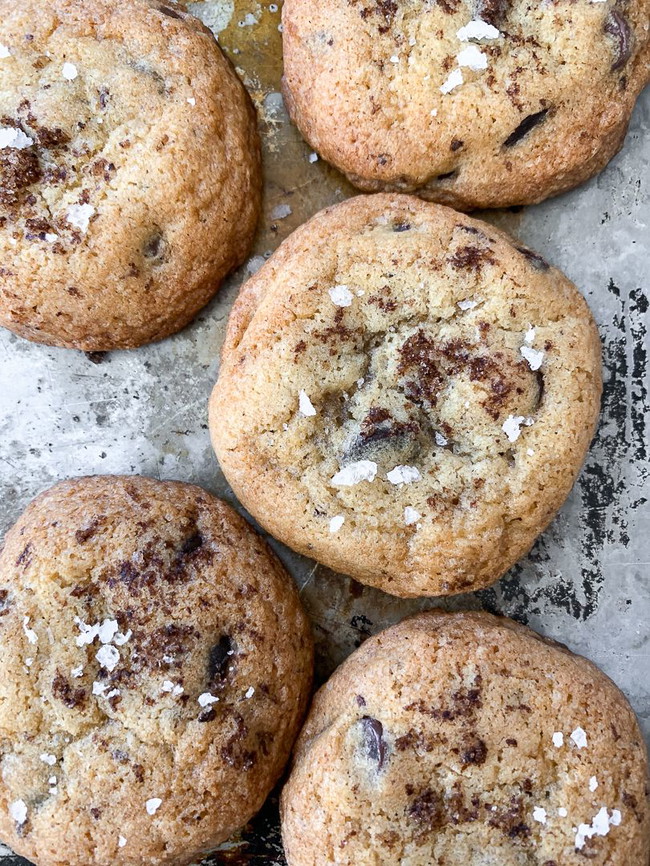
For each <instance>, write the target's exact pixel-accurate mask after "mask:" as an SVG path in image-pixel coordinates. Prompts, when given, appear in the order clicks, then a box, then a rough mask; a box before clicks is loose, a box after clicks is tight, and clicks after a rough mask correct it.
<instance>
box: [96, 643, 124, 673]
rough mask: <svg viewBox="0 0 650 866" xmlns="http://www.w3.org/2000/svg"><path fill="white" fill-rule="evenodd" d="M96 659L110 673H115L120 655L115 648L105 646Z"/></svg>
mask: <svg viewBox="0 0 650 866" xmlns="http://www.w3.org/2000/svg"><path fill="white" fill-rule="evenodd" d="M95 658H96V659H97V661H98V662H99V663H100V665H101V666H102V667H103V668H106V670H107V671H108V672H109V673H110V672H111V671H114V670H115V668H116V667H117V664H118V662H119V660H120V654H119V652H118V651H117V650H116V649H115V647H114V646H108V645H104V646H103V647H101V649H100V650H99V651H98V652H97V654H96V655H95Z"/></svg>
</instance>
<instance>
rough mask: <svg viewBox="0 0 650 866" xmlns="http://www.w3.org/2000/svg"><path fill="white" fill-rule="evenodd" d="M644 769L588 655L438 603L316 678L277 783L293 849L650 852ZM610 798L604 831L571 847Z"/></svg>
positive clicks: (423, 859)
mask: <svg viewBox="0 0 650 866" xmlns="http://www.w3.org/2000/svg"><path fill="white" fill-rule="evenodd" d="M378 723H379V724H378ZM370 726H372V727H370ZM579 728H581V729H582V730H583V731H584V733H585V737H586V745H582V746H579V745H578V744H577V743H576V742H575V741H574V740H573V739H572V738H571V735H572V734H574V736H576V738H577V740H578V742H581V740H580V736H579V733H576V732H577V731H578V729H579ZM558 734H562V738H561V739H562V742H561V743H558V742H554V735H555V736H556V737H557V735H558ZM380 756H381V758H380ZM594 779H595V782H596V783H597V787H596V786H594V782H593V780H594ZM647 782H648V759H647V752H646V748H645V745H644V742H643V737H642V734H641V731H640V730H639V726H638V723H637V721H636V719H635V717H634V713H633V712H632V709H631V708H630V706H629V704H628V702H627V700H626V699H625V697H624V695H623V694H621V692H620V691H619V690H618V689H617V688H616V686H615V685H614V684H613V683H612V682H611V680H609V679H608V678H607V677H606V676H605V675H604V674H603V673H602V672H601V671H600V670H598V668H596V666H595V665H593V664H592V663H591V662H589V661H587V660H586V659H584V658H581V657H580V656H577V655H573V654H572V653H571V652H569V651H568V650H567V649H566V648H564V647H561V646H559V645H558V644H555V643H554V642H553V641H548V640H545V639H543V638H541V637H540V636H539V635H537V634H535V632H532V631H530V630H529V629H527V628H524V627H523V626H520V625H517V624H516V623H514V622H512V621H511V620H507V619H505V618H497V617H494V616H490V615H489V614H485V613H454V614H448V613H441V612H437V611H436V612H433V611H431V612H428V613H424V614H419V615H417V616H415V617H412V618H409V619H407V620H404V621H403V622H402V623H400V624H399V625H397V626H394V627H393V628H390V629H388V630H387V631H384V632H382V633H380V634H378V635H377V636H375V637H373V638H370V639H369V640H368V641H366V642H365V643H364V644H363V646H362V647H361V648H360V649H359V650H357V651H356V652H355V653H354V654H353V655H352V656H351V657H350V658H349V659H348V660H347V661H346V662H344V663H343V665H341V667H340V668H339V669H338V670H337V671H336V672H335V673H334V675H333V676H332V677H331V678H330V680H329V681H328V682H327V683H326V685H325V686H323V688H322V689H321V690H320V691H319V692H318V693H317V695H316V697H315V699H314V702H313V705H312V709H311V711H310V714H309V717H308V719H307V722H306V724H305V727H304V729H303V731H302V733H301V735H300V738H299V740H298V743H297V746H296V750H295V756H294V765H293V770H292V773H291V776H290V778H289V781H288V782H287V784H286V786H285V788H284V791H283V794H282V831H283V839H284V845H285V851H286V856H287V862H288V863H289V866H321V864H323V863H337V864H340V866H346V864H350V866H352V864H354V866H367V864H368V866H369V864H373V866H392V864H394V863H405V862H407V863H409V864H411V866H438V864H443V863H444V864H446V866H475V864H479V863H480V864H490V866H491V864H495V866H496V864H499V866H520V864H523V863H526V864H529V866H550V864H561V866H581V864H583V863H584V862H585V861H588V862H589V863H594V864H599V866H646V864H647V862H648V857H649V855H650V803H649V801H648V790H647V787H646V785H647ZM603 808H605V809H606V811H607V816H608V819H609V818H613V821H612V823H609V821H606V822H605V824H606V825H607V824H608V823H609V826H608V828H607V829H606V832H605V834H604V835H596V834H592V836H591V837H589V836H587V837H586V838H584V844H583V847H581V848H579V847H576V839H577V836H578V834H577V832H576V831H577V828H578V827H580V825H582V824H586V825H588V826H591V824H592V822H593V819H594V817H595V816H596V815H597V814H598V813H599V812H600V811H601V809H603ZM539 810H541V811H539ZM615 810H617V811H618V813H619V815H618V817H617V816H616V813H615ZM601 818H602V816H601ZM619 818H620V821H619V820H618V819H619Z"/></svg>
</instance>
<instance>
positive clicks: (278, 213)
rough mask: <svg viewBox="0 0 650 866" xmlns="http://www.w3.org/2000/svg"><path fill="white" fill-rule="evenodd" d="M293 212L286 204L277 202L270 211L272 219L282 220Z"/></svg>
mask: <svg viewBox="0 0 650 866" xmlns="http://www.w3.org/2000/svg"><path fill="white" fill-rule="evenodd" d="M292 213H293V211H292V210H291V207H290V206H289V205H288V204H277V205H276V206H275V207H274V208H273V210H272V211H271V219H272V220H283V219H285V218H286V217H288V216H290V215H291V214H292Z"/></svg>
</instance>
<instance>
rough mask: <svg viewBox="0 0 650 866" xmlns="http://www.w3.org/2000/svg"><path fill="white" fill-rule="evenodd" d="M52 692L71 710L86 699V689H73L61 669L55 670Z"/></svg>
mask: <svg viewBox="0 0 650 866" xmlns="http://www.w3.org/2000/svg"><path fill="white" fill-rule="evenodd" d="M52 694H53V695H54V697H55V698H57V699H58V700H60V701H61V702H62V703H63V704H65V706H66V707H68V708H69V709H71V710H72V709H74V708H75V707H78V706H79V705H80V704H82V703H83V702H84V701H85V699H86V690H85V689H73V688H72V686H71V685H70V683H69V682H68V681H67V680H66V678H65V677H64V676H63V674H62V673H61V671H57V672H56V676H55V677H54V679H53V680H52Z"/></svg>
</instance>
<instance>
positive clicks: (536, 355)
mask: <svg viewBox="0 0 650 866" xmlns="http://www.w3.org/2000/svg"><path fill="white" fill-rule="evenodd" d="M519 351H520V352H521V354H522V356H523V357H524V358H525V359H526V361H528V366H529V367H530V369H531V370H539V368H540V367H541V366H542V363H543V361H544V352H540V351H538V350H537V349H532V348H531V347H530V346H522V347H521V348H520V349H519Z"/></svg>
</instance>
